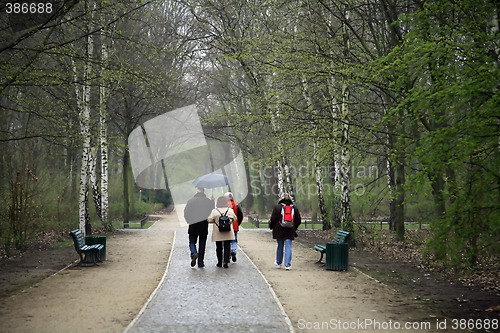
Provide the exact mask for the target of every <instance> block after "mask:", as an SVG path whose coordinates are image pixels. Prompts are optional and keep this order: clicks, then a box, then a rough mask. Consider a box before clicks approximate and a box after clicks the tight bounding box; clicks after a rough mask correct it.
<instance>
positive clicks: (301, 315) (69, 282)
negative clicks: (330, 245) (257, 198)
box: [0, 215, 500, 333]
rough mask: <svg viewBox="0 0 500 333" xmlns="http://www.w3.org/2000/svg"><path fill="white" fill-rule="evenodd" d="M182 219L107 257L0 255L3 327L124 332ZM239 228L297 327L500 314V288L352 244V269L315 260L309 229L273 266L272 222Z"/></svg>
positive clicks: (124, 236)
mask: <svg viewBox="0 0 500 333" xmlns="http://www.w3.org/2000/svg"><path fill="white" fill-rule="evenodd" d="M160 226H163V227H161V228H160ZM176 228H179V226H178V222H177V220H176V218H175V216H173V215H169V216H166V217H163V219H162V220H160V221H158V222H157V223H155V224H154V225H153V226H152V227H151V228H150V229H148V230H135V231H133V230H129V231H117V232H115V233H114V234H113V235H108V238H107V260H106V261H105V262H104V263H102V264H101V265H100V266H98V267H78V266H74V265H72V263H74V262H75V260H76V259H78V256H77V254H76V252H75V250H74V249H73V248H72V247H71V248H67V247H66V248H57V249H53V248H39V249H31V250H29V251H28V252H26V253H24V254H23V255H22V256H17V257H15V258H10V259H2V260H0V332H51V333H56V332H68V331H70V330H71V331H73V332H89V331H92V332H123V330H124V329H125V328H126V327H127V325H128V324H129V323H130V322H131V321H132V320H133V318H134V317H135V316H136V314H137V313H138V312H139V311H140V309H141V308H142V306H143V305H144V303H145V302H146V301H147V299H148V298H149V297H150V295H151V293H152V292H153V291H154V289H155V288H156V286H157V284H158V282H159V281H160V280H161V278H162V276H163V273H164V270H165V267H166V263H167V260H168V256H169V251H170V248H171V245H172V242H173V237H174V231H175V230H176ZM239 238H240V246H241V248H242V249H243V251H244V252H245V253H246V254H247V255H248V256H249V257H250V258H251V259H252V261H253V262H254V263H255V265H256V266H257V267H258V269H259V270H260V271H261V272H262V274H263V275H264V276H265V278H266V279H267V281H268V282H269V284H270V285H271V286H272V287H273V290H274V291H275V293H276V295H277V297H278V299H279V300H280V302H281V303H282V305H283V307H284V309H285V311H286V313H287V315H288V316H289V317H290V320H291V322H292V324H293V325H294V328H295V331H296V332H313V331H314V332H318V331H321V330H320V329H317V328H318V327H316V326H315V324H318V325H319V324H320V323H328V324H329V325H331V324H333V322H332V320H335V318H352V315H353V314H355V313H356V311H358V310H359V311H361V310H362V312H363V313H367V312H368V313H373V318H372V319H374V320H376V319H377V318H379V317H380V318H382V317H384V318H387V317H390V318H391V320H393V321H394V322H400V323H402V322H409V321H411V322H430V323H432V324H433V325H435V324H436V323H437V322H443V321H444V319H445V318H447V319H448V326H447V328H450V325H451V322H450V320H452V319H482V320H484V319H486V318H490V319H493V318H494V319H498V318H500V316H499V312H498V310H499V309H498V307H499V306H500V296H499V295H497V294H494V293H489V292H486V291H483V290H480V289H479V288H472V287H467V286H463V285H461V284H460V283H458V282H450V281H447V280H444V279H442V278H441V277H439V276H436V275H434V274H429V273H427V272H425V271H421V270H419V269H417V268H415V267H413V266H411V265H408V264H406V263H403V262H396V261H392V260H387V259H384V258H379V257H378V256H376V255H373V254H370V253H366V252H360V251H356V250H351V252H350V258H349V260H350V268H349V270H348V271H347V272H333V271H327V270H325V269H324V267H321V266H319V265H318V264H316V263H315V261H316V260H317V259H318V258H319V254H318V253H317V252H315V251H314V250H313V249H312V246H313V245H314V244H315V243H316V242H318V241H319V240H317V239H315V238H314V237H309V236H308V233H307V231H302V232H300V236H299V238H298V239H297V241H296V242H294V248H293V251H294V253H293V262H292V265H293V268H292V271H290V272H285V271H284V270H278V269H276V268H275V267H274V265H273V260H274V250H275V242H274V241H273V240H272V239H271V235H270V233H269V232H266V231H258V232H255V231H248V230H242V231H241V232H240V236H239ZM178 241H181V240H178ZM186 247H187V244H186ZM188 264H189V263H188V262H187V263H186V266H187V267H186V268H187V269H190V267H188ZM65 267H66V268H65ZM64 268H65V269H64ZM207 269H210V268H207ZM338 288H343V289H347V291H348V292H347V294H346V290H340V291H339V290H338ZM339 295H342V296H339ZM346 295H347V296H346ZM382 314H383V316H382ZM365 319H369V318H365ZM323 328H324V327H323ZM328 328H329V330H331V329H332V326H329V327H328ZM337 331H342V330H337ZM346 331H348V330H346ZM351 331H352V330H351ZM382 331H384V330H382ZM385 331H387V330H385ZM415 331H418V332H424V331H426V330H415ZM427 331H428V332H434V331H436V330H434V329H431V330H427ZM443 331H444V330H439V332H443ZM451 331H455V332H457V331H466V330H451ZM479 331H483V332H484V331H485V330H479ZM490 331H491V332H493V330H490Z"/></svg>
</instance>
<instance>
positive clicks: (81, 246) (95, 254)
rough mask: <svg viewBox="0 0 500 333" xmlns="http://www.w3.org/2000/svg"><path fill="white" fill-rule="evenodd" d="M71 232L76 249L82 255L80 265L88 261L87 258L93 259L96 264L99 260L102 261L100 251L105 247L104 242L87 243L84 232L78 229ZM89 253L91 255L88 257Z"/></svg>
mask: <svg viewBox="0 0 500 333" xmlns="http://www.w3.org/2000/svg"><path fill="white" fill-rule="evenodd" d="M69 234H70V236H71V237H72V238H73V243H74V245H75V250H76V252H77V253H78V255H79V256H80V262H79V263H78V264H79V265H83V264H84V263H88V261H87V259H91V260H92V263H93V264H94V265H97V262H102V261H101V258H100V257H99V253H100V251H101V250H102V249H103V248H104V245H103V244H94V245H86V244H85V238H84V237H83V233H82V232H81V231H80V230H78V229H76V230H73V231H71V232H70V233H69ZM89 254H90V256H88V258H87V255H89Z"/></svg>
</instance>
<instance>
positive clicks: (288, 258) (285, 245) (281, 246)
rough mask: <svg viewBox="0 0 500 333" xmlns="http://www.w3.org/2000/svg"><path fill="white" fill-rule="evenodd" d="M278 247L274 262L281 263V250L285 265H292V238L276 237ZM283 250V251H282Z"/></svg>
mask: <svg viewBox="0 0 500 333" xmlns="http://www.w3.org/2000/svg"><path fill="white" fill-rule="evenodd" d="M276 241H277V242H278V248H277V249H276V264H277V265H281V264H282V263H283V252H284V253H285V267H290V266H291V265H292V240H291V239H277V240H276ZM283 250H284V251H283Z"/></svg>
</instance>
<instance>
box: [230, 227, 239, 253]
mask: <svg viewBox="0 0 500 333" xmlns="http://www.w3.org/2000/svg"><path fill="white" fill-rule="evenodd" d="M237 248H238V231H235V232H234V240H233V241H231V253H236V249H237Z"/></svg>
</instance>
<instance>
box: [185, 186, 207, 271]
mask: <svg viewBox="0 0 500 333" xmlns="http://www.w3.org/2000/svg"><path fill="white" fill-rule="evenodd" d="M213 208H214V202H213V201H212V200H210V199H209V198H207V196H206V195H205V189H204V188H203V187H196V194H195V195H194V196H193V197H192V198H191V199H189V200H188V202H187V203H186V207H185V208H184V219H185V220H186V222H187V223H188V224H189V227H188V234H189V250H190V252H191V267H194V266H195V265H196V261H197V260H198V268H203V267H205V248H206V245H207V237H208V221H207V217H208V215H210V212H211V211H212V209H213ZM197 242H199V243H198V249H196V243H197Z"/></svg>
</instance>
